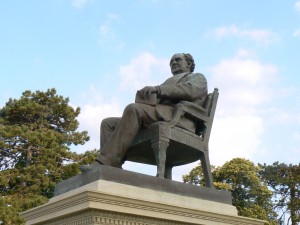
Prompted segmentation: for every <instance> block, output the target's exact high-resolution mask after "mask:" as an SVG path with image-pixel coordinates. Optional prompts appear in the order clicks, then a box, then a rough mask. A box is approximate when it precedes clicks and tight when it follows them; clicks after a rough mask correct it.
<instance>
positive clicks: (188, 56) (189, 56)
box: [182, 53, 196, 72]
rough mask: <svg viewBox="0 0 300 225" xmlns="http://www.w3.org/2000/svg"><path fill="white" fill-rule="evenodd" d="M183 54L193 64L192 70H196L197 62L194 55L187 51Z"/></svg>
mask: <svg viewBox="0 0 300 225" xmlns="http://www.w3.org/2000/svg"><path fill="white" fill-rule="evenodd" d="M182 54H183V55H184V58H185V60H186V61H187V62H188V63H190V64H191V72H194V69H195V66H196V64H195V62H194V58H193V56H192V55H191V54H189V53H187V54H185V53H182Z"/></svg>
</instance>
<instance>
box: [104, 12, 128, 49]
mask: <svg viewBox="0 0 300 225" xmlns="http://www.w3.org/2000/svg"><path fill="white" fill-rule="evenodd" d="M118 19H119V16H118V15H117V14H112V13H110V14H107V15H106V21H105V22H103V24H102V25H100V27H99V43H100V44H101V45H103V46H105V47H109V48H113V49H114V50H118V51H119V50H122V49H123V47H124V45H125V43H124V42H123V41H122V40H120V39H119V37H118V35H117V31H116V29H115V26H114V25H115V22H117V21H118Z"/></svg>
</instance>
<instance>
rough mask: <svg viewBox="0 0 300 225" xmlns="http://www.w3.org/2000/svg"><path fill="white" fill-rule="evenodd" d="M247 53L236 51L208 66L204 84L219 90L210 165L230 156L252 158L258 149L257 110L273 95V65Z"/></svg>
mask: <svg viewBox="0 0 300 225" xmlns="http://www.w3.org/2000/svg"><path fill="white" fill-rule="evenodd" d="M241 53H242V54H241ZM251 55H252V54H250V53H247V51H246V50H240V51H238V54H237V56H236V57H233V58H231V59H223V60H221V61H220V62H219V64H217V65H215V66H213V67H212V68H211V69H210V71H211V74H212V77H211V79H210V80H209V81H208V83H209V84H210V86H213V87H218V88H219V91H220V97H219V101H218V107H217V111H216V116H215V120H214V125H213V130H212V135H211V140H210V155H211V159H212V160H211V162H212V164H217V165H221V164H223V163H224V162H225V161H227V160H230V159H232V158H234V157H245V158H250V159H251V158H255V157H254V156H255V154H256V153H257V152H259V151H260V149H261V148H262V146H261V137H262V134H263V133H264V130H265V128H264V125H265V124H264V118H263V115H261V114H260V110H262V109H261V108H263V104H264V103H266V102H268V101H270V100H271V99H272V96H274V94H273V93H274V90H273V89H272V85H273V84H274V82H276V79H277V68H276V66H274V65H269V64H262V63H261V62H259V61H258V60H255V59H252V58H251V57H250V56H251Z"/></svg>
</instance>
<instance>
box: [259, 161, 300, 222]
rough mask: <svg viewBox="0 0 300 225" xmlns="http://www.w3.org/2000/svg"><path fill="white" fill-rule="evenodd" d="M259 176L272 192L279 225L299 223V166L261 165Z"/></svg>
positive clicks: (276, 163) (282, 164) (277, 163)
mask: <svg viewBox="0 0 300 225" xmlns="http://www.w3.org/2000/svg"><path fill="white" fill-rule="evenodd" d="M261 167H262V170H261V176H262V179H264V180H265V181H266V182H267V183H268V185H269V187H270V188H271V189H272V190H273V192H274V198H273V199H274V209H275V210H276V211H277V213H278V214H279V220H280V222H281V224H284V223H287V224H290V222H291V224H292V225H296V224H299V222H300V164H299V165H292V164H290V165H286V164H284V163H279V162H275V163H273V164H272V165H266V164H263V165H261Z"/></svg>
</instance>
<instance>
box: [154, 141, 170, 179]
mask: <svg viewBox="0 0 300 225" xmlns="http://www.w3.org/2000/svg"><path fill="white" fill-rule="evenodd" d="M151 146H152V148H153V151H154V155H155V160H156V164H157V175H156V176H157V177H161V178H164V177H165V165H166V156H167V148H168V146H169V141H168V140H155V141H152V143H151Z"/></svg>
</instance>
